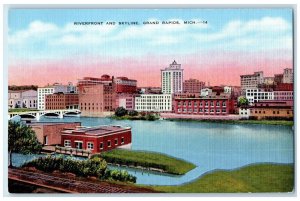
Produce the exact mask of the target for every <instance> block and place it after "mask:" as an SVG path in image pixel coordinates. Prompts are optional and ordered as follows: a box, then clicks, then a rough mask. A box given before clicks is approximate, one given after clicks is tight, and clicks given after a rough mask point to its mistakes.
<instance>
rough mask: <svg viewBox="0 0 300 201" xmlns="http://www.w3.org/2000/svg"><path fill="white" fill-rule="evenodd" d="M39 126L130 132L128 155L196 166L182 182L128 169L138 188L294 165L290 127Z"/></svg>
mask: <svg viewBox="0 0 300 201" xmlns="http://www.w3.org/2000/svg"><path fill="white" fill-rule="evenodd" d="M40 121H51V122H53V121H55V122H58V121H60V122H73V121H80V122H82V125H84V126H96V125H107V124H117V125H122V126H130V127H131V128H132V149H133V150H147V151H155V152H161V153H165V154H168V155H171V156H174V157H177V158H181V159H184V160H186V161H189V162H192V163H194V164H195V165H196V166H197V167H196V168H195V169H193V170H191V171H190V172H188V173H187V174H185V175H183V176H170V175H165V174H156V173H153V172H142V171H137V170H134V169H127V170H128V171H129V173H131V174H133V175H135V176H136V177H137V183H138V184H149V185H179V184H183V183H186V182H189V181H191V180H193V179H196V178H198V177H199V176H201V175H203V174H204V173H207V172H210V171H214V170H217V169H234V168H239V167H241V166H245V165H248V164H252V163H266V162H272V163H293V162H294V135H293V130H292V127H290V126H275V125H254V124H253V125H249V124H237V125H236V124H220V123H207V122H188V121H185V122H180V121H178V122H177V121H167V120H161V121H129V120H113V119H110V118H89V117H65V118H64V119H48V118H41V119H40Z"/></svg>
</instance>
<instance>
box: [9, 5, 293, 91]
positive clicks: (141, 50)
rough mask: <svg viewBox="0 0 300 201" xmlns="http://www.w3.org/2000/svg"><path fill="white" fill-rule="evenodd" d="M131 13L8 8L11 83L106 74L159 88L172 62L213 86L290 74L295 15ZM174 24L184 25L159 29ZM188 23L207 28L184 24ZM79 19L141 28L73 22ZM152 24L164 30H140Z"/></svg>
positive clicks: (282, 12) (217, 11) (253, 11)
mask: <svg viewBox="0 0 300 201" xmlns="http://www.w3.org/2000/svg"><path fill="white" fill-rule="evenodd" d="M111 12H113V13H114V15H111ZM131 12H132V10H130V9H125V10H112V11H108V10H100V11H99V10H87V9H83V10H76V12H74V10H72V9H70V10H64V11H62V10H55V9H45V10H43V11H41V10H38V9H37V10H34V9H28V10H26V9H11V10H10V11H9V19H10V20H9V29H8V53H9V54H8V66H9V68H8V75H9V85H25V84H36V85H39V86H44V85H46V84H48V83H50V84H51V83H53V82H63V83H64V82H66V81H72V82H73V83H76V82H77V80H78V79H80V78H82V77H85V76H90V77H100V76H101V75H103V74H109V75H114V76H115V77H118V76H126V77H128V78H131V79H136V80H137V81H138V86H156V87H157V86H160V69H163V68H165V67H167V66H168V65H169V64H170V63H171V62H172V61H173V60H174V59H175V60H176V61H177V62H178V63H179V64H182V68H183V69H184V72H185V73H184V80H187V79H190V78H195V79H199V80H201V81H204V82H206V83H208V82H209V83H210V85H220V84H226V85H240V77H239V76H240V75H242V74H249V73H252V72H256V71H264V74H265V75H266V76H273V75H274V74H278V73H281V72H282V70H283V69H284V68H293V58H292V55H293V54H292V52H293V45H292V36H293V35H292V10H290V9H259V10H258V9H242V10H238V11H237V10H232V12H230V14H228V13H229V12H228V9H195V10H184V9H169V10H163V9H152V10H151V9H150V10H139V11H137V12H135V13H136V14H135V15H134V16H132V15H131V14H130V13H131ZM178 13H180V15H179V16H180V17H181V18H180V19H179V18H178V17H177V16H178ZM108 16H109V17H108ZM112 16H114V17H112ZM169 20H171V21H178V22H179V23H181V24H180V25H162V24H161V22H162V21H169ZM184 20H192V21H201V22H202V21H207V24H205V23H199V24H196V25H186V24H184V23H183V21H184ZM77 21H79V22H81V21H83V22H85V21H87V22H89V21H92V22H94V21H96V22H98V21H105V22H107V21H116V22H119V21H122V22H133V21H138V22H139V23H140V25H136V26H134V25H128V26H124V25H122V26H121V25H115V26H109V25H103V26H75V25H74V24H72V23H74V22H77ZM153 21H158V22H160V24H159V25H143V24H142V23H143V22H153ZM58 72H59V73H58ZM225 73H226V74H225ZM45 78H47V79H45Z"/></svg>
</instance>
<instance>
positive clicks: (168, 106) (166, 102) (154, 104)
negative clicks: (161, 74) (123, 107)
mask: <svg viewBox="0 0 300 201" xmlns="http://www.w3.org/2000/svg"><path fill="white" fill-rule="evenodd" d="M134 109H135V110H136V111H139V112H142V111H144V112H170V111H172V95H171V94H141V95H140V96H138V97H135V107H134Z"/></svg>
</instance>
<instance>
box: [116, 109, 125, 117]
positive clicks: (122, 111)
mask: <svg viewBox="0 0 300 201" xmlns="http://www.w3.org/2000/svg"><path fill="white" fill-rule="evenodd" d="M126 114H127V110H126V109H125V108H123V107H118V108H117V109H116V111H115V115H116V116H117V117H122V116H125V115H126Z"/></svg>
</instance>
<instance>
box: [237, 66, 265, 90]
mask: <svg viewBox="0 0 300 201" xmlns="http://www.w3.org/2000/svg"><path fill="white" fill-rule="evenodd" d="M263 83H264V73H263V72H262V71H259V72H254V74H252V75H241V90H242V94H245V92H246V89H247V88H257V87H258V85H259V84H263Z"/></svg>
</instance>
